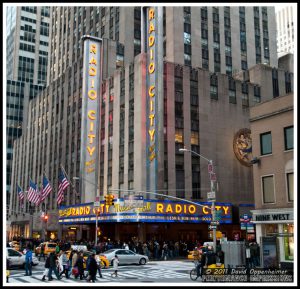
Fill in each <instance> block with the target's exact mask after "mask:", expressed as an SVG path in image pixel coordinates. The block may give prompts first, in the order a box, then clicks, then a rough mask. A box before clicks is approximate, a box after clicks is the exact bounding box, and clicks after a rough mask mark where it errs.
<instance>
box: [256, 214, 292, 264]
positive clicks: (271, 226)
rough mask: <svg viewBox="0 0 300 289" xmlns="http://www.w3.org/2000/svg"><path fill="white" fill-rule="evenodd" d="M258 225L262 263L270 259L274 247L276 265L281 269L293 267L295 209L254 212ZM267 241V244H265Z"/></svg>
mask: <svg viewBox="0 0 300 289" xmlns="http://www.w3.org/2000/svg"><path fill="white" fill-rule="evenodd" d="M252 213H253V223H255V224H256V241H257V242H258V243H259V244H260V245H261V246H262V248H261V261H262V264H264V263H263V262H264V260H265V259H267V258H268V254H270V250H269V249H266V248H264V246H265V247H266V246H269V247H270V248H271V247H272V243H273V248H274V249H272V252H273V255H274V263H275V264H277V266H278V267H279V266H280V267H282V268H283V267H284V268H286V267H291V266H293V262H294V211H293V208H280V209H265V210H253V211H252ZM267 238H269V239H267ZM264 241H265V244H264Z"/></svg>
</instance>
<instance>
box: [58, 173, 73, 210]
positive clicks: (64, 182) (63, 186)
mask: <svg viewBox="0 0 300 289" xmlns="http://www.w3.org/2000/svg"><path fill="white" fill-rule="evenodd" d="M58 182H59V185H58V193H57V204H58V205H59V204H60V203H61V202H62V201H63V200H64V190H65V189H66V188H67V187H68V186H69V185H70V183H69V181H68V180H67V178H66V176H65V175H64V173H63V171H62V169H60V170H59V175H58Z"/></svg>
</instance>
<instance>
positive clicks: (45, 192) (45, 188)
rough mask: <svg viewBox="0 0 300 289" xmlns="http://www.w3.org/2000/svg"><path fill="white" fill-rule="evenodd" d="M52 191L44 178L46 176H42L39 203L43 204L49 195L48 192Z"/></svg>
mask: <svg viewBox="0 0 300 289" xmlns="http://www.w3.org/2000/svg"><path fill="white" fill-rule="evenodd" d="M51 191H52V187H51V185H50V183H49V181H48V179H47V178H46V176H45V175H44V176H43V188H42V192H41V202H43V201H44V200H45V199H46V197H47V196H48V195H49V194H50V192H51Z"/></svg>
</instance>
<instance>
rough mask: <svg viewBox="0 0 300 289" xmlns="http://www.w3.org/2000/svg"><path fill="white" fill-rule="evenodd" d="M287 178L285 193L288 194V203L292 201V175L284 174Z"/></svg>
mask: <svg viewBox="0 0 300 289" xmlns="http://www.w3.org/2000/svg"><path fill="white" fill-rule="evenodd" d="M286 178H287V193H288V201H289V202H293V201H294V173H288V174H286Z"/></svg>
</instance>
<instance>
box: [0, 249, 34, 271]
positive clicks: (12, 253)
mask: <svg viewBox="0 0 300 289" xmlns="http://www.w3.org/2000/svg"><path fill="white" fill-rule="evenodd" d="M6 257H7V259H8V262H9V268H11V267H25V255H24V254H22V253H21V252H19V251H17V250H15V249H13V248H6ZM38 264H39V260H38V259H37V258H36V257H35V256H33V255H32V265H33V266H36V265H38Z"/></svg>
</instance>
